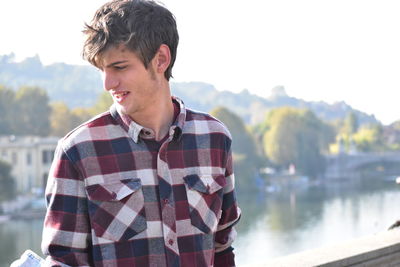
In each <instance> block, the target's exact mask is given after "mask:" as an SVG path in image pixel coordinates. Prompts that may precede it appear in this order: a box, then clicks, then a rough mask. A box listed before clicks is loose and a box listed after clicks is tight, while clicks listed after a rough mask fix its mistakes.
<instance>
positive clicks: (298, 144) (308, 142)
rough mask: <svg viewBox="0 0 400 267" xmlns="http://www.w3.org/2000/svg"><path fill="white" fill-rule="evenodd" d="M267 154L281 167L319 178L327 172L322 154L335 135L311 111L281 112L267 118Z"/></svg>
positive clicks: (275, 112)
mask: <svg viewBox="0 0 400 267" xmlns="http://www.w3.org/2000/svg"><path fill="white" fill-rule="evenodd" d="M267 125H268V131H267V132H266V133H265V134H264V150H265V153H266V155H267V156H268V158H269V159H270V160H271V161H272V162H273V163H275V164H276V165H278V166H281V167H284V168H287V167H288V166H289V165H291V164H294V165H295V166H296V170H297V171H298V172H300V173H301V174H304V175H308V176H311V177H316V176H317V175H318V174H320V173H322V172H323V171H324V168H325V165H324V157H323V156H322V152H323V151H325V150H327V148H328V144H329V142H331V141H332V139H333V131H332V130H331V129H330V127H329V126H328V125H326V124H324V123H323V122H322V121H321V120H319V119H318V118H317V117H316V116H315V114H314V113H313V112H311V111H309V110H301V109H295V108H289V107H284V108H278V109H275V110H272V112H271V113H270V114H269V116H268V122H267Z"/></svg>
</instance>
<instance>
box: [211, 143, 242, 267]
mask: <svg viewBox="0 0 400 267" xmlns="http://www.w3.org/2000/svg"><path fill="white" fill-rule="evenodd" d="M225 177H226V185H225V187H224V195H223V199H222V215H221V219H220V220H219V223H218V228H217V233H216V236H215V256H214V266H221V267H228V266H235V260H234V253H233V248H232V243H233V241H234V240H235V237H236V230H235V228H234V225H235V224H236V223H237V222H238V221H239V219H240V208H239V207H238V204H237V200H236V195H235V176H234V174H233V165H232V152H231V150H230V149H229V152H228V158H227V163H226V171H225Z"/></svg>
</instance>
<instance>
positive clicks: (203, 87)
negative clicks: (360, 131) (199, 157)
mask: <svg viewBox="0 0 400 267" xmlns="http://www.w3.org/2000/svg"><path fill="white" fill-rule="evenodd" d="M171 87H172V92H173V93H174V94H175V95H177V96H180V97H181V98H182V99H183V100H184V102H185V103H186V104H187V105H188V106H190V107H192V108H195V109H198V110H203V111H209V110H211V109H212V108H214V107H216V106H226V107H227V108H229V109H230V110H232V111H234V112H236V113H237V114H238V115H240V116H241V117H242V118H243V119H244V120H245V122H246V123H247V124H254V123H257V122H261V121H262V120H263V119H264V118H265V114H266V112H268V111H269V110H270V109H272V108H276V107H283V106H291V107H297V108H308V109H310V110H312V111H314V112H315V114H316V115H317V116H318V117H320V118H321V119H323V120H326V121H333V120H337V119H343V118H345V117H346V115H347V114H348V113H349V112H354V113H355V114H356V115H357V118H358V120H359V123H360V124H368V123H377V122H378V121H377V119H376V118H375V116H373V115H369V114H366V113H365V112H362V111H359V110H355V109H353V108H352V107H351V106H350V105H348V104H346V103H345V102H337V103H335V104H332V105H331V104H328V103H326V102H322V101H319V102H307V101H304V100H302V99H298V98H295V97H290V96H288V95H287V94H286V92H285V89H284V87H283V86H277V87H275V88H273V89H272V94H271V96H270V97H269V98H263V97H260V96H257V95H254V94H251V93H250V92H249V91H248V90H243V91H242V92H240V93H232V92H228V91H218V90H216V89H215V88H214V86H212V85H210V84H206V83H201V82H189V83H173V84H172V85H171Z"/></svg>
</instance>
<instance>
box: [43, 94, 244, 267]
mask: <svg viewBox="0 0 400 267" xmlns="http://www.w3.org/2000/svg"><path fill="white" fill-rule="evenodd" d="M173 101H175V103H177V104H178V105H179V107H180V112H179V114H178V116H177V118H176V121H175V123H174V124H173V125H172V126H171V127H170V132H169V136H168V138H167V139H166V140H165V141H164V142H163V143H162V144H159V143H157V142H156V141H154V140H153V139H152V138H153V136H152V135H151V133H152V131H151V130H150V129H145V128H144V127H142V126H140V125H138V124H136V123H135V122H134V121H132V120H131V119H130V118H129V117H127V116H125V115H122V114H120V113H119V112H118V111H117V110H116V109H115V107H114V106H113V107H111V109H110V111H109V112H106V113H103V114H101V115H99V116H97V117H96V118H94V119H92V120H90V121H89V122H87V123H85V124H83V125H81V126H80V127H78V128H77V129H75V130H74V131H72V132H71V133H70V134H68V135H67V136H66V137H65V138H64V139H62V140H60V142H59V145H58V147H57V150H56V155H55V159H54V161H53V164H52V168H51V171H50V174H49V180H48V184H47V188H46V197H47V203H48V210H47V214H46V218H45V225H44V232H43V241H42V248H43V252H44V253H45V254H46V255H47V256H48V257H47V259H46V266H107V267H108V266H170V267H172V266H195V267H196V266H198V267H200V266H234V258H233V257H234V256H233V252H232V247H231V244H232V242H233V240H234V238H235V234H236V232H235V230H234V228H233V225H234V224H235V223H236V222H237V221H238V220H239V217H240V209H239V208H238V206H237V202H236V198H235V193H234V175H233V172H232V154H231V137H230V134H229V132H228V130H227V129H226V128H225V126H224V125H223V124H222V123H221V122H219V121H218V120H216V119H214V118H213V117H211V116H209V115H207V114H203V113H200V112H195V111H192V110H189V109H185V106H184V105H183V103H182V102H181V101H180V100H179V99H177V98H174V99H173ZM214 264H215V265H214Z"/></svg>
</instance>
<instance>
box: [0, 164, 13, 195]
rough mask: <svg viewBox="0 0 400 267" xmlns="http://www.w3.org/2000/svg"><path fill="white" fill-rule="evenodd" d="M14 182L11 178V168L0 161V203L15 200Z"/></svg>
mask: <svg viewBox="0 0 400 267" xmlns="http://www.w3.org/2000/svg"><path fill="white" fill-rule="evenodd" d="M15 193H16V186H15V180H14V179H13V177H12V176H11V166H10V165H9V164H8V163H6V162H4V161H1V160H0V202H1V201H5V200H11V199H13V198H15Z"/></svg>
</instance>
